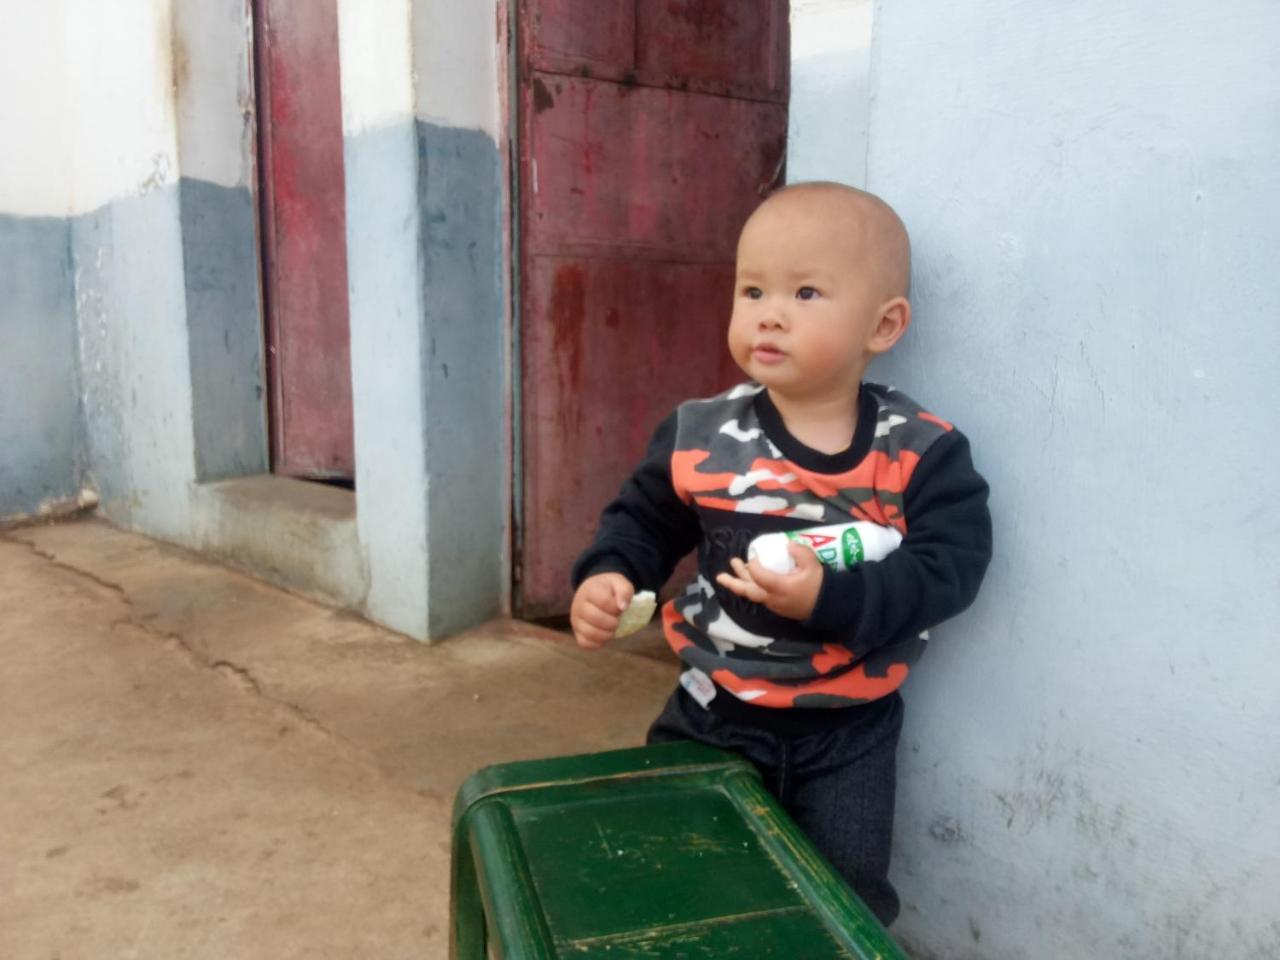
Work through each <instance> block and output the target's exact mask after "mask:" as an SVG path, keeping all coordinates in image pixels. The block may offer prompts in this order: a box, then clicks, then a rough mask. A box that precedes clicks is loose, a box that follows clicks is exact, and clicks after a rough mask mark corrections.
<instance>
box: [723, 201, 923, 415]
mask: <svg viewBox="0 0 1280 960" xmlns="http://www.w3.org/2000/svg"><path fill="white" fill-rule="evenodd" d="M910 280H911V249H910V244H909V242H908V239H907V231H906V228H905V227H904V226H903V225H902V221H901V220H900V219H899V218H898V215H897V214H896V213H894V212H893V208H891V207H890V206H889V205H888V204H887V203H885V202H884V201H883V200H881V199H880V198H879V197H876V196H873V195H872V194H869V193H866V192H864V191H862V190H855V189H854V188H853V187H846V186H843V185H841V184H836V183H802V184H796V185H794V186H790V187H787V188H785V189H783V190H780V191H779V192H778V193H775V194H774V195H773V196H771V197H770V198H769V199H768V200H766V201H765V202H764V203H762V204H761V205H760V206H759V207H758V208H757V209H756V211H755V212H754V213H753V214H752V215H751V217H750V218H749V219H748V220H747V223H746V226H744V227H743V228H742V236H741V237H740V238H739V240H738V265H737V283H736V288H735V291H734V303H733V317H732V319H731V320H730V323H729V350H730V352H731V353H732V354H733V358H734V360H736V361H737V363H738V365H739V366H740V367H741V368H742V369H743V370H744V371H745V372H746V373H747V375H748V376H750V377H751V378H752V379H753V380H756V381H758V382H759V383H761V384H763V385H764V386H765V387H767V388H768V389H769V391H770V392H771V393H772V394H774V396H775V397H776V398H777V397H784V398H786V399H788V400H792V401H800V402H815V403H821V402H827V401H834V400H841V399H843V398H845V397H849V398H850V399H853V398H856V396H857V392H858V386H859V384H860V383H861V382H862V375H863V372H864V371H865V370H866V367H867V364H868V363H869V362H870V361H871V359H872V358H873V357H874V356H875V355H877V354H880V353H884V352H886V351H887V350H889V349H890V348H892V347H893V345H894V344H895V343H897V342H898V340H899V339H900V338H901V337H902V334H903V333H904V332H905V331H906V329H907V326H908V325H909V324H910V322H911V306H910V304H909V302H908V301H907V295H908V290H909V286H910Z"/></svg>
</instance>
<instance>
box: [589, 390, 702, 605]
mask: <svg viewBox="0 0 1280 960" xmlns="http://www.w3.org/2000/svg"><path fill="white" fill-rule="evenodd" d="M675 442H676V414H674V413H673V414H671V416H669V417H667V419H666V420H663V421H662V423H661V424H659V425H658V429H657V431H656V432H655V433H654V435H653V440H652V441H650V443H649V450H648V452H647V453H646V454H645V458H644V461H643V462H642V463H641V464H640V466H638V467H637V468H636V470H635V473H633V474H632V475H631V477H630V479H628V480H627V482H626V483H624V484H623V485H622V490H621V492H619V494H618V496H617V498H616V499H615V500H614V501H613V502H612V503H611V504H609V506H607V507H605V510H604V513H603V514H602V516H601V518H600V529H599V530H598V531H597V533H596V539H595V542H594V543H592V544H591V546H590V547H588V548H587V551H586V552H585V553H583V554H582V556H580V557H579V558H578V561H577V563H575V564H574V565H573V587H574V589H575V590H576V589H577V588H578V586H579V584H581V583H582V581H583V580H585V579H586V578H587V577H589V576H592V575H593V574H597V573H621V574H622V575H623V576H625V577H626V578H627V579H628V580H630V581H631V583H632V585H633V586H634V587H635V588H636V589H637V590H652V591H654V592H655V593H656V592H657V591H658V590H660V589H661V588H662V585H663V584H664V583H666V582H667V578H668V577H670V576H671V571H672V570H674V569H675V566H676V564H677V563H679V562H680V559H681V558H682V557H683V556H684V555H685V554H686V553H688V552H689V551H690V550H692V549H693V548H694V547H695V546H697V544H698V539H699V537H700V536H701V526H700V525H699V523H698V514H697V513H696V512H695V511H694V509H693V508H692V507H690V506H689V505H688V504H686V503H685V502H684V501H683V500H681V499H680V497H679V495H677V493H676V491H675V487H674V486H673V485H672V483H671V452H672V450H673V449H674V448H675Z"/></svg>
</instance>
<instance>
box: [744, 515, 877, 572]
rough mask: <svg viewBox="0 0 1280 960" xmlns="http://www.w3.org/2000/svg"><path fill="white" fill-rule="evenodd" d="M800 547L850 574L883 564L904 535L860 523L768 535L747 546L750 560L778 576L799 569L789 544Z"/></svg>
mask: <svg viewBox="0 0 1280 960" xmlns="http://www.w3.org/2000/svg"><path fill="white" fill-rule="evenodd" d="M793 541H794V542H795V543H799V544H801V545H802V546H806V547H808V548H809V549H810V550H812V551H813V552H814V553H816V554H817V555H818V559H819V560H821V561H822V562H823V563H825V564H826V565H827V566H828V567H831V568H832V569H833V570H848V569H849V568H850V567H852V566H853V565H854V564H857V563H861V562H862V561H864V560H883V559H884V558H885V557H887V556H888V555H889V554H891V553H893V551H894V550H896V549H898V544H900V543H902V534H900V533H899V532H898V531H897V530H895V529H894V528H893V527H882V526H880V524H878V523H868V522H867V521H865V520H856V521H854V522H853V523H836V524H831V525H830V526H824V527H810V528H808V529H807V530H788V531H787V532H785V533H765V534H761V535H760V536H758V537H756V538H755V539H754V540H752V541H751V543H750V544H749V545H748V546H747V559H748V560H750V559H751V558H752V557H756V558H758V559H759V560H760V565H761V566H762V567H764V568H765V569H766V570H772V571H773V572H774V573H790V572H791V571H792V570H793V569H794V568H795V565H796V562H795V561H794V560H793V559H792V558H791V554H790V552H788V550H787V544H789V543H791V542H793Z"/></svg>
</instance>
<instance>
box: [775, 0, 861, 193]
mask: <svg viewBox="0 0 1280 960" xmlns="http://www.w3.org/2000/svg"><path fill="white" fill-rule="evenodd" d="M873 6H874V4H873V2H872V0H792V2H791V112H790V114H789V116H788V127H789V129H788V131H787V135H788V149H787V180H788V181H789V182H791V183H796V182H799V181H803V180H835V181H836V182H838V183H847V184H850V185H852V186H855V187H861V186H863V185H865V183H866V177H867V123H868V118H869V111H870V90H869V81H870V70H871V27H872V19H873Z"/></svg>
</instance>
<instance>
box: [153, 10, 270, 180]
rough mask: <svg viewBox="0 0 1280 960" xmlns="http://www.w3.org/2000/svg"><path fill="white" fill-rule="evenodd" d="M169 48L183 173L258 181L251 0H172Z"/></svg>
mask: <svg viewBox="0 0 1280 960" xmlns="http://www.w3.org/2000/svg"><path fill="white" fill-rule="evenodd" d="M170 2H171V3H172V17H173V31H172V38H171V41H170V43H169V48H170V56H171V57H172V58H173V69H172V80H171V84H172V86H173V88H174V93H173V95H174V97H175V100H176V103H177V118H176V120H177V127H178V146H179V150H180V155H181V164H180V167H181V171H180V172H181V174H182V176H184V177H188V178H193V179H197V180H203V181H205V182H206V183H213V184H217V185H218V186H220V187H245V186H251V185H252V184H253V182H254V176H255V170H254V163H255V159H254V139H253V137H254V125H255V122H256V121H255V112H256V106H255V104H254V98H253V81H252V77H253V66H252V64H251V62H250V59H251V57H252V56H253V21H252V19H251V17H250V14H249V4H250V3H251V0H217V2H214V3H210V2H209V0H170Z"/></svg>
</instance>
